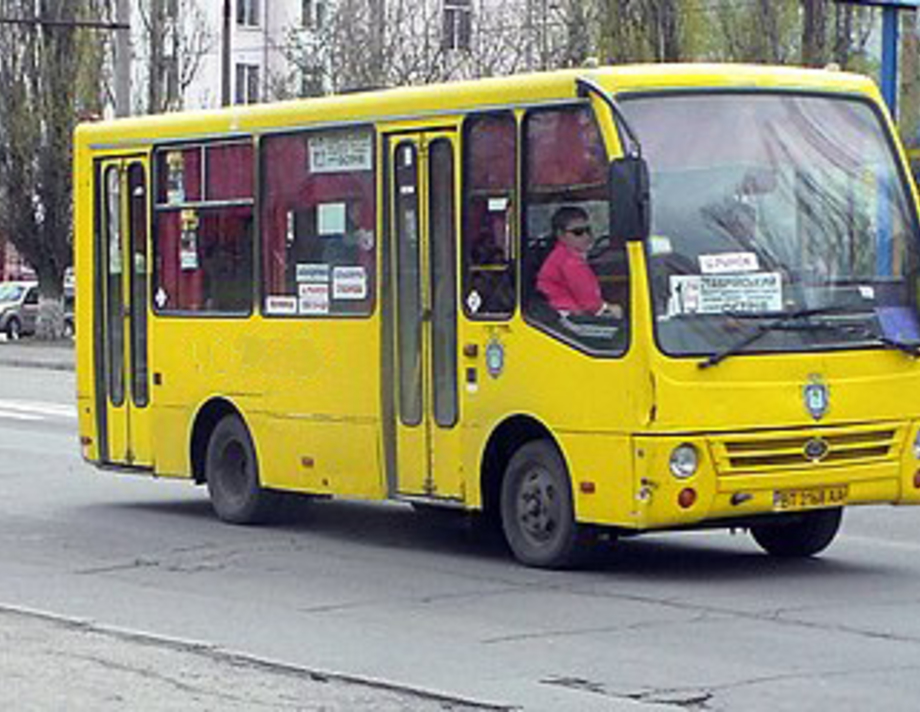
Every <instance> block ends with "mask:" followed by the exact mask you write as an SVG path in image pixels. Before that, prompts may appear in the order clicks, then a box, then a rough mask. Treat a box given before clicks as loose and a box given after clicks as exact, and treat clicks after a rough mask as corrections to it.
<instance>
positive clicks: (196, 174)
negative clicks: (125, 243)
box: [153, 142, 253, 313]
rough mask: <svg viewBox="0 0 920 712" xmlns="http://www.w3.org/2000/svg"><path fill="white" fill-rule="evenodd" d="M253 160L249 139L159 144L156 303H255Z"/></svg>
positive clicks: (204, 306) (228, 309)
mask: <svg viewBox="0 0 920 712" xmlns="http://www.w3.org/2000/svg"><path fill="white" fill-rule="evenodd" d="M252 160H253V159H252V144H251V143H249V142H233V143H217V144H211V145H204V146H196V147H181V148H176V149H172V148H168V149H162V150H160V151H158V153H157V178H158V180H157V205H156V220H155V227H154V230H155V232H154V259H155V263H154V269H155V287H154V290H153V303H154V306H155V308H156V309H158V310H161V311H182V312H212V313H213V312H216V313H240V312H248V311H249V310H250V308H251V303H252V284H253V269H252V266H253V259H252V251H253V175H252V172H253V162H252ZM203 167H205V169H204V170H203Z"/></svg>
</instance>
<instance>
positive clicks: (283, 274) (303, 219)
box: [262, 129, 377, 316]
mask: <svg viewBox="0 0 920 712" xmlns="http://www.w3.org/2000/svg"><path fill="white" fill-rule="evenodd" d="M262 175H263V192H262V253H263V273H264V281H263V298H264V303H263V308H264V310H265V312H266V313H267V314H279V315H300V316H339V315H366V314H370V313H371V311H373V308H374V291H375V276H376V258H375V254H376V243H377V239H376V234H375V228H376V223H377V215H376V193H375V185H376V184H375V179H374V134H373V132H371V131H370V130H367V129H359V130H354V129H349V130H335V131H313V132H309V133H300V134H293V135H286V136H275V137H271V138H267V139H265V140H264V141H263V143H262Z"/></svg>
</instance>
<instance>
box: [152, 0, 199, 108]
mask: <svg viewBox="0 0 920 712" xmlns="http://www.w3.org/2000/svg"><path fill="white" fill-rule="evenodd" d="M202 1H203V0H137V4H136V14H137V18H138V19H139V24H140V27H141V32H140V33H139V36H140V46H139V47H138V54H139V55H140V59H141V61H140V62H139V63H138V65H137V79H138V84H137V85H138V86H143V85H144V84H146V86H147V92H146V102H145V104H144V105H143V106H140V107H138V108H139V109H141V110H142V111H144V112H146V113H151V114H155V113H161V112H163V111H177V110H179V109H182V108H183V106H184V103H185V100H184V97H185V91H186V89H188V87H189V86H191V84H192V82H193V81H195V79H196V78H197V76H198V74H199V72H200V71H201V67H202V63H203V61H204V58H205V56H206V55H207V54H208V53H210V52H211V51H213V50H214V49H215V47H216V43H217V38H216V36H215V35H214V33H213V32H212V31H211V30H210V29H209V25H208V22H207V18H206V16H205V14H204V11H203V10H202V8H201V4H200V3H201V2H202ZM139 98H140V95H139Z"/></svg>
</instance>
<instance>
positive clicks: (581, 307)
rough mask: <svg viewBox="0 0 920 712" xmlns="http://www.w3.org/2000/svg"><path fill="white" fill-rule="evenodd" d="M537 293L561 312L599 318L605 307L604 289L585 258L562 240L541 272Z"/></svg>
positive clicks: (538, 278) (550, 254)
mask: <svg viewBox="0 0 920 712" xmlns="http://www.w3.org/2000/svg"><path fill="white" fill-rule="evenodd" d="M537 289H538V290H540V292H541V293H542V294H543V296H545V297H546V298H547V300H548V301H549V303H550V306H552V307H553V309H555V310H557V311H565V312H572V313H575V314H586V313H587V314H596V313H597V311H598V310H599V309H600V308H601V307H602V306H604V299H603V297H602V296H601V285H600V284H599V283H598V281H597V275H595V274H594V272H593V270H592V269H591V267H589V266H588V263H587V261H586V259H585V256H584V255H582V254H580V253H578V252H576V251H575V250H573V249H572V248H571V247H569V246H568V245H566V244H565V243H564V242H562V241H561V240H560V241H558V242H557V243H556V246H555V247H554V248H553V251H552V252H550V253H549V257H547V258H546V261H545V262H544V263H543V266H542V267H541V268H540V272H539V274H538V275H537Z"/></svg>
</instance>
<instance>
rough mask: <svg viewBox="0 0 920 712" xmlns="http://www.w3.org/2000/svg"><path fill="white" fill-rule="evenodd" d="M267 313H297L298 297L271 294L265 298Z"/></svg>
mask: <svg viewBox="0 0 920 712" xmlns="http://www.w3.org/2000/svg"><path fill="white" fill-rule="evenodd" d="M265 313H266V314H296V313H297V297H287V296H280V295H279V296H269V297H266V298H265Z"/></svg>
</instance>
